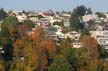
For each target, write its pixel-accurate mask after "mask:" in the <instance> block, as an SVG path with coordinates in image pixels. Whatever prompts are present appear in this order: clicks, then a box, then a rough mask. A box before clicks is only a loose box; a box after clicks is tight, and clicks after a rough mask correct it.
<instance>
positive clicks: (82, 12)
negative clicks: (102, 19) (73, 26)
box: [74, 5, 87, 16]
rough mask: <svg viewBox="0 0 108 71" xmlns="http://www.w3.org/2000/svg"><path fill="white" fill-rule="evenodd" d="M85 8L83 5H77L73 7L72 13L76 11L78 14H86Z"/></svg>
mask: <svg viewBox="0 0 108 71" xmlns="http://www.w3.org/2000/svg"><path fill="white" fill-rule="evenodd" d="M86 11H87V8H86V7H85V6H84V5H80V6H77V8H75V9H74V13H77V14H78V15H80V16H84V15H85V14H86Z"/></svg>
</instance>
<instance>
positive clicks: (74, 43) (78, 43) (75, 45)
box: [72, 41, 82, 48]
mask: <svg viewBox="0 0 108 71" xmlns="http://www.w3.org/2000/svg"><path fill="white" fill-rule="evenodd" d="M72 46H73V48H81V47H82V42H79V41H75V42H73V43H72Z"/></svg>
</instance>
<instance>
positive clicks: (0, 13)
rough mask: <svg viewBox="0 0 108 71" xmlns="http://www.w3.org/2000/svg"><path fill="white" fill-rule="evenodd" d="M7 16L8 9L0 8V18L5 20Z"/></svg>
mask: <svg viewBox="0 0 108 71" xmlns="http://www.w3.org/2000/svg"><path fill="white" fill-rule="evenodd" d="M6 17H7V13H6V11H5V10H4V9H3V8H1V9H0V20H4V19H5V18H6Z"/></svg>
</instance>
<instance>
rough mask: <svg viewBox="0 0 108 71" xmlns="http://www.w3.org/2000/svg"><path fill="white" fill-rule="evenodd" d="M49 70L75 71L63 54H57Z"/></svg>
mask: <svg viewBox="0 0 108 71" xmlns="http://www.w3.org/2000/svg"><path fill="white" fill-rule="evenodd" d="M48 71H73V69H72V66H71V65H70V64H69V63H68V61H67V60H66V59H65V57H64V56H63V55H57V56H55V58H54V61H53V63H52V64H51V65H50V67H49V68H48Z"/></svg>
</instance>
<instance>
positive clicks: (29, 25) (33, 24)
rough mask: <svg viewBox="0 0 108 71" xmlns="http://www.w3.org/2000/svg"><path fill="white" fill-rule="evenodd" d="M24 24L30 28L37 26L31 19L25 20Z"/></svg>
mask: <svg viewBox="0 0 108 71" xmlns="http://www.w3.org/2000/svg"><path fill="white" fill-rule="evenodd" d="M24 24H26V25H28V27H29V29H31V28H34V27H35V23H33V22H32V21H30V20H25V21H24Z"/></svg>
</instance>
